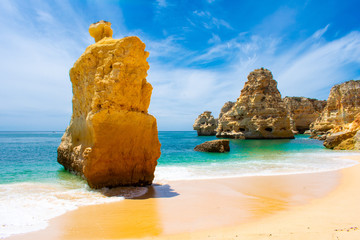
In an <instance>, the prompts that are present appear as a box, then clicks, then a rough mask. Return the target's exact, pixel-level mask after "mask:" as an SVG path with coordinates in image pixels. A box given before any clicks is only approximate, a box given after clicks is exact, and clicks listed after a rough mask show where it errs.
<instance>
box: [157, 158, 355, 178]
mask: <svg viewBox="0 0 360 240" xmlns="http://www.w3.org/2000/svg"><path fill="white" fill-rule="evenodd" d="M358 154H359V152H354V153H352V154H349V153H348V152H347V153H339V152H331V153H295V154H292V155H287V156H282V157H278V158H273V159H269V158H266V159H252V160H249V161H236V160H234V161H229V162H214V163H208V164H197V165H188V166H179V167H175V166H157V167H156V171H155V181H156V182H166V181H177V180H196V179H214V178H232V177H243V176H269V175H287V174H300V173H313V172H326V171H333V170H338V169H342V168H346V167H351V166H353V165H355V164H357V162H356V161H353V160H348V159H343V158H340V157H343V156H349V155H358Z"/></svg>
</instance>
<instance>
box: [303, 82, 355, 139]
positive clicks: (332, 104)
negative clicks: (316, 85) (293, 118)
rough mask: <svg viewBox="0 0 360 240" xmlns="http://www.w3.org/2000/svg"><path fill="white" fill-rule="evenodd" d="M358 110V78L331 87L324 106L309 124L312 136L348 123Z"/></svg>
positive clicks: (352, 119)
mask: <svg viewBox="0 0 360 240" xmlns="http://www.w3.org/2000/svg"><path fill="white" fill-rule="evenodd" d="M359 112H360V80H356V81H354V80H351V81H347V82H344V83H342V84H338V85H335V86H334V87H332V88H331V90H330V94H329V98H328V100H327V104H326V107H325V108H324V110H323V112H322V113H321V115H320V116H319V118H317V119H316V120H315V121H314V122H313V123H312V124H311V126H310V129H311V131H312V133H313V136H316V135H322V134H325V133H326V132H328V131H329V130H331V129H334V128H336V127H341V126H343V125H346V124H349V123H351V122H352V121H354V119H355V115H356V114H358V113H359Z"/></svg>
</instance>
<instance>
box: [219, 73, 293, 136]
mask: <svg viewBox="0 0 360 240" xmlns="http://www.w3.org/2000/svg"><path fill="white" fill-rule="evenodd" d="M216 136H217V137H225V138H239V139H241V138H242V139H244V138H245V139H262V138H269V139H275V138H294V134H293V132H292V131H291V129H290V119H289V117H288V114H287V111H286V109H285V105H284V102H283V101H282V99H281V95H280V92H279V90H278V89H277V82H276V81H275V80H274V79H273V76H272V73H271V72H270V71H269V70H267V69H263V68H261V69H256V70H254V71H253V72H251V73H250V74H249V75H248V81H247V82H246V83H245V86H244V88H243V89H242V90H241V94H240V97H239V98H238V99H237V101H236V103H235V104H234V106H232V107H231V109H230V110H229V111H228V112H227V113H225V114H223V115H222V117H221V118H220V119H219V122H218V128H217V134H216Z"/></svg>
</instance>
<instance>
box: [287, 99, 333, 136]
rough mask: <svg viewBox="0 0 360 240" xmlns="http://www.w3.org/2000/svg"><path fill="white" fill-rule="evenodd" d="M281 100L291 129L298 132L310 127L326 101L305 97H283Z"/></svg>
mask: <svg viewBox="0 0 360 240" xmlns="http://www.w3.org/2000/svg"><path fill="white" fill-rule="evenodd" d="M283 101H284V103H285V107H286V110H287V112H288V114H289V117H290V125H291V129H292V130H293V131H296V132H299V133H304V132H305V131H306V130H309V129H310V124H311V123H312V122H314V121H315V120H316V119H317V118H318V117H319V116H320V114H321V112H322V111H323V109H324V107H325V105H326V101H323V100H317V99H312V98H306V97H285V98H284V99H283Z"/></svg>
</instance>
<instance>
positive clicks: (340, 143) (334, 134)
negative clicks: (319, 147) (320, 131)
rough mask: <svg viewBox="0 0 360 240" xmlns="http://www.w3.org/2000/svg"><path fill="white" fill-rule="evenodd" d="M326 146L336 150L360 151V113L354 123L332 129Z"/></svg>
mask: <svg viewBox="0 0 360 240" xmlns="http://www.w3.org/2000/svg"><path fill="white" fill-rule="evenodd" d="M324 146H325V147H327V148H331V149H335V150H360V113H359V114H357V115H356V117H355V120H354V121H353V122H351V123H348V124H345V125H343V126H337V127H335V128H333V129H331V130H330V132H329V133H328V134H327V135H326V137H325V141H324Z"/></svg>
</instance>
